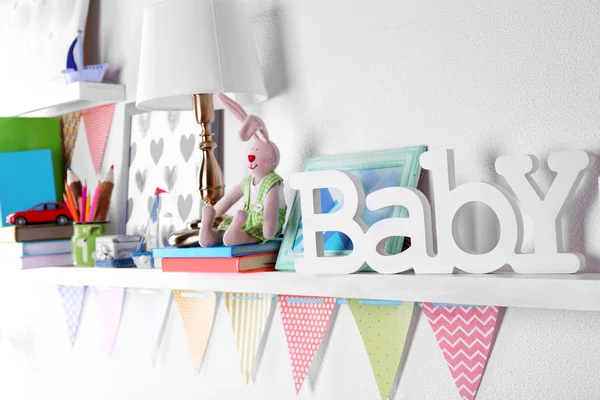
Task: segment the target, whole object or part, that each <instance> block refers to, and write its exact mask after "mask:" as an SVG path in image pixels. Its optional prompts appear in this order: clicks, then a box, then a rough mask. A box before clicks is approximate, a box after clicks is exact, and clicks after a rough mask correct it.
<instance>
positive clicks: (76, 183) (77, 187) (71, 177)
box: [67, 168, 82, 204]
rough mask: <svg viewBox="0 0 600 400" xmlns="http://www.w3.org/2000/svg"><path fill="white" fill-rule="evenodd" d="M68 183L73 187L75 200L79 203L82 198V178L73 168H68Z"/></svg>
mask: <svg viewBox="0 0 600 400" xmlns="http://www.w3.org/2000/svg"><path fill="white" fill-rule="evenodd" d="M67 184H68V185H69V187H70V188H71V192H72V193H73V200H74V201H75V202H76V203H77V204H79V201H80V199H81V191H82V187H81V180H80V179H79V178H78V177H77V175H76V174H75V172H73V170H72V169H71V168H69V169H67Z"/></svg>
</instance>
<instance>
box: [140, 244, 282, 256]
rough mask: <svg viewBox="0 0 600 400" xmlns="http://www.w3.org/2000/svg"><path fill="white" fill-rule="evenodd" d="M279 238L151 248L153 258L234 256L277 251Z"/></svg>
mask: <svg viewBox="0 0 600 400" xmlns="http://www.w3.org/2000/svg"><path fill="white" fill-rule="evenodd" d="M280 246H281V239H275V240H271V241H270V242H267V243H265V244H260V243H257V244H244V245H241V246H216V247H187V248H183V249H181V248H177V247H164V248H160V249H154V250H152V256H153V257H154V258H234V257H244V256H249V255H252V254H260V253H271V252H274V251H278V250H279V247H280Z"/></svg>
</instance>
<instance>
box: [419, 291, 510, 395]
mask: <svg viewBox="0 0 600 400" xmlns="http://www.w3.org/2000/svg"><path fill="white" fill-rule="evenodd" d="M421 308H422V309H423V313H424V314H425V316H426V317H427V320H428V321H429V324H430V325H431V328H432V329H433V333H434V334H435V338H436V339H437V342H438V345H439V346H440V349H441V351H442V354H443V355H444V359H445V360H446V362H447V364H448V367H449V368H450V374H452V378H453V379H454V384H455V385H456V388H457V389H458V393H459V394H460V396H461V398H462V399H463V400H473V399H474V398H475V395H476V394H477V389H479V384H480V383H481V378H482V377H483V373H484V370H485V366H486V364H487V361H488V356H489V353H490V350H491V345H492V341H493V338H494V331H495V328H496V323H497V321H498V309H499V308H498V307H494V306H451V305H447V306H435V305H433V304H431V303H421Z"/></svg>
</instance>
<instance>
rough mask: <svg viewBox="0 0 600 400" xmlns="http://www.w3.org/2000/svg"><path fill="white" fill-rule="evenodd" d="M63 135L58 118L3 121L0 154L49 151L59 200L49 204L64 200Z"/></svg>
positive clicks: (0, 127)
mask: <svg viewBox="0 0 600 400" xmlns="http://www.w3.org/2000/svg"><path fill="white" fill-rule="evenodd" d="M60 132H61V131H60V119H59V118H20V117H10V118H0V153H8V152H15V151H28V150H43V149H49V150H50V153H51V155H52V166H53V167H54V171H53V182H54V191H55V193H56V196H60V197H58V198H54V199H49V200H46V201H62V192H63V190H64V186H63V185H64V184H63V180H64V169H63V160H62V138H61V133H60ZM2 173H4V171H3V172H2Z"/></svg>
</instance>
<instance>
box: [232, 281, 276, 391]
mask: <svg viewBox="0 0 600 400" xmlns="http://www.w3.org/2000/svg"><path fill="white" fill-rule="evenodd" d="M223 298H224V300H225V306H226V307H227V311H229V316H230V317H231V325H232V327H233V331H234V333H235V338H236V340H235V342H236V347H237V349H238V353H239V355H240V368H241V370H242V374H243V375H244V378H245V379H246V383H248V381H249V380H250V371H251V369H252V365H253V363H254V358H255V357H256V353H257V352H258V349H259V347H260V343H261V341H262V337H263V333H264V331H265V326H266V324H267V320H268V319H269V314H270V312H271V304H273V295H272V294H257V293H224V294H223Z"/></svg>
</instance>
